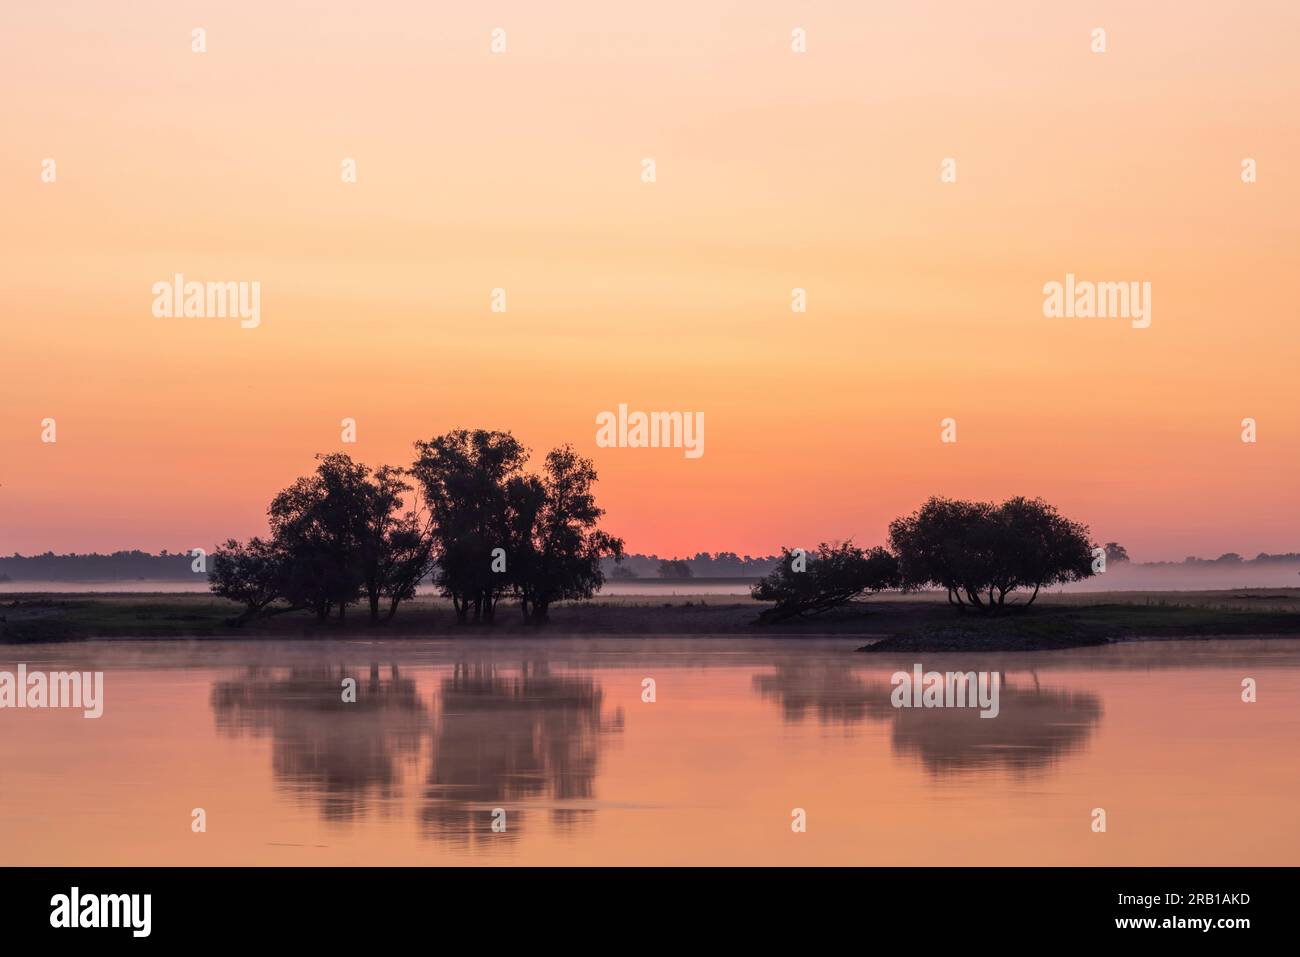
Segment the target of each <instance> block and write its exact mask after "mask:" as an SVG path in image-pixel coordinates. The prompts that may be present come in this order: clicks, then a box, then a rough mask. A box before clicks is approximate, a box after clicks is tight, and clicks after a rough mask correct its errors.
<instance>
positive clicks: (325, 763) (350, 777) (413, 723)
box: [211, 665, 428, 820]
mask: <svg viewBox="0 0 1300 957" xmlns="http://www.w3.org/2000/svg"><path fill="white" fill-rule="evenodd" d="M345 678H353V679H355V680H356V683H357V695H356V701H355V702H353V703H345V702H344V701H343V679H345ZM211 703H212V711H213V714H214V716H215V719H216V724H217V728H218V730H219V731H221V732H223V733H225V734H228V735H231V736H233V737H237V736H240V735H243V734H253V735H256V736H263V735H268V734H269V735H270V737H271V747H272V772H273V774H274V778H275V780H276V782H277V784H278V785H279V786H281V787H284V788H286V789H288V790H289V791H291V792H292V793H294V794H295V795H298V796H300V797H303V798H307V799H311V800H315V801H317V802H318V803H319V805H320V811H321V815H322V816H323V817H324V818H326V819H327V820H351V819H352V818H354V817H356V816H357V815H358V814H361V813H364V812H365V811H366V810H367V809H368V808H370V807H373V806H375V805H376V804H382V802H384V801H386V800H389V799H392V798H394V797H396V796H397V792H398V786H399V784H400V778H401V771H400V762H401V760H402V759H404V758H414V757H415V756H416V755H417V754H418V752H419V747H420V741H421V739H422V738H423V736H424V735H425V733H426V732H427V729H428V715H427V713H426V710H425V706H424V704H423V703H422V702H421V701H420V699H419V696H418V694H417V693H416V689H415V682H413V681H411V680H410V679H409V678H404V677H402V676H401V675H400V674H399V672H398V669H397V667H396V666H393V667H392V668H391V669H390V671H389V673H388V676H387V677H386V678H385V677H381V675H380V669H379V666H378V665H372V666H371V667H370V673H369V675H368V676H361V675H359V674H358V673H357V672H356V671H355V670H352V669H347V668H342V667H340V668H310V669H293V670H291V671H289V672H288V674H287V675H286V674H284V673H283V672H275V671H271V670H267V669H262V668H251V669H249V670H248V672H247V673H246V674H244V675H242V676H240V677H238V678H235V679H232V680H229V681H219V682H217V683H216V684H214V685H213V688H212V697H211Z"/></svg>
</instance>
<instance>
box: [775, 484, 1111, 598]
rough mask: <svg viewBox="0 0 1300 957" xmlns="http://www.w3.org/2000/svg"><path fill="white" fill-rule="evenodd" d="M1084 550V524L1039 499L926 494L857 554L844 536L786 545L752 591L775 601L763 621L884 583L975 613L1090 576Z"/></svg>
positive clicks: (1087, 545) (1088, 547) (1089, 548)
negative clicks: (929, 593) (941, 594)
mask: <svg viewBox="0 0 1300 957" xmlns="http://www.w3.org/2000/svg"><path fill="white" fill-rule="evenodd" d="M1112 544H1114V543H1112ZM1093 547H1094V546H1093V545H1092V544H1091V542H1090V541H1089V534H1088V529H1087V527H1086V526H1084V525H1080V524H1078V523H1077V522H1071V521H1070V520H1069V519H1066V518H1064V517H1063V516H1062V515H1060V514H1059V513H1058V512H1057V511H1056V509H1055V508H1054V507H1052V506H1051V505H1049V504H1047V503H1046V502H1044V501H1042V500H1041V499H1026V498H1012V499H1008V500H1007V501H1005V502H1003V503H1002V504H1000V505H994V504H993V503H991V502H964V501H957V500H953V499H945V498H931V499H930V500H929V501H927V502H926V503H925V504H924V505H922V506H921V507H920V508H919V509H918V510H917V511H916V512H914V513H912V514H911V515H908V516H906V517H905V518H899V519H895V520H894V521H893V522H891V523H890V526H889V548H888V549H885V548H873V549H871V550H869V551H864V550H863V549H861V548H858V547H857V546H855V545H854V544H853V543H852V542H846V543H843V544H840V545H835V546H828V545H825V544H823V545H821V546H820V547H819V548H818V549H817V550H816V552H815V553H812V554H805V553H803V552H802V551H800V550H797V549H787V550H785V552H784V555H783V558H782V561H781V563H780V565H779V566H778V567H777V568H776V569H775V570H774V571H773V572H772V573H771V574H770V575H768V576H767V577H766V578H764V579H763V580H762V581H760V582H759V583H758V584H756V585H755V586H754V588H753V589H752V594H753V596H754V598H756V599H758V600H760V601H771V602H774V603H775V604H774V606H773V607H772V608H770V609H767V610H766V611H764V612H763V613H762V614H761V615H760V620H765V621H772V620H780V619H783V618H789V617H794V616H797V615H810V614H818V613H820V612H823V611H826V610H828V609H830V608H834V607H836V606H837V605H842V604H844V603H846V602H848V601H851V600H853V599H854V598H858V597H860V596H863V595H866V594H869V593H871V592H877V591H881V590H883V589H887V588H902V589H905V590H911V589H920V588H943V589H945V590H946V591H947V594H948V602H949V603H950V604H952V605H956V606H961V607H972V608H980V609H985V610H999V609H1002V608H1004V607H1005V606H1006V605H1007V596H1008V595H1010V594H1012V593H1013V592H1015V591H1016V590H1017V589H1028V588H1032V589H1033V593H1032V594H1031V595H1030V596H1029V600H1028V601H1027V602H1025V603H1024V607H1028V605H1031V604H1033V602H1034V599H1035V598H1037V597H1038V592H1039V589H1041V588H1042V587H1044V586H1048V585H1055V584H1060V583H1063V582H1068V581H1077V580H1079V579H1082V578H1087V577H1088V576H1090V575H1092V573H1093ZM1012 603H1013V604H1014V603H1015V602H1014V601H1013V602H1012Z"/></svg>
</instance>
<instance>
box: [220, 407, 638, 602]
mask: <svg viewBox="0 0 1300 957" xmlns="http://www.w3.org/2000/svg"><path fill="white" fill-rule="evenodd" d="M415 450H416V459H415V462H414V463H413V464H412V465H411V466H410V468H406V469H402V468H395V467H392V466H383V467H381V468H379V469H376V470H373V471H372V470H371V469H370V468H368V467H367V466H365V465H362V464H360V463H357V462H353V461H352V459H351V458H350V457H349V456H347V455H345V454H342V453H334V454H331V455H323V456H318V457H317V458H318V461H319V465H318V466H317V468H316V471H315V472H314V473H313V474H312V475H308V476H305V477H303V478H300V479H298V481H296V482H295V483H294V484H293V485H291V486H289V487H288V488H287V489H285V490H284V491H282V492H280V493H279V494H278V495H276V496H275V498H274V499H273V500H272V501H271V505H270V507H269V509H268V518H269V524H270V535H269V537H267V538H265V539H263V538H253V539H250V540H249V541H248V542H243V543H241V542H238V541H234V540H231V541H228V542H226V543H225V544H224V545H223V546H221V547H220V548H219V549H218V550H217V551H216V552H215V553H214V555H213V561H212V571H211V576H210V577H211V582H210V587H211V589H212V591H213V592H214V593H215V594H217V595H220V596H222V597H224V598H229V599H232V600H234V601H238V602H240V603H242V604H244V605H245V607H246V611H245V614H244V617H251V616H254V615H259V614H269V613H275V612H280V611H290V610H298V609H310V610H311V611H314V612H315V613H316V614H317V616H318V617H320V618H322V619H325V618H328V617H330V616H331V615H332V614H334V613H335V611H337V615H338V617H340V618H342V617H344V615H345V613H346V610H347V608H348V606H350V605H352V604H354V603H356V602H358V601H362V600H364V601H366V602H367V604H368V605H369V609H370V618H371V620H372V621H378V620H380V619H381V617H383V618H388V617H391V616H392V615H393V614H395V613H396V611H397V608H398V605H399V604H400V603H401V602H402V601H405V600H406V599H408V598H411V597H413V596H414V594H415V590H416V587H417V586H418V585H419V583H420V582H421V581H422V580H423V579H424V578H425V577H426V576H428V575H429V574H430V573H432V574H433V576H434V580H435V581H436V583H437V585H438V587H439V590H440V591H441V593H442V594H443V595H445V596H447V597H449V598H450V599H451V600H452V604H453V606H454V608H455V611H456V617H457V619H458V620H459V621H461V622H466V621H471V620H472V621H475V622H480V621H482V622H490V621H492V620H493V619H494V617H495V614H496V608H497V604H498V603H499V602H500V601H501V599H502V598H505V597H507V596H509V597H513V598H516V599H518V600H519V602H520V606H521V609H522V611H523V616H524V620H525V621H529V622H542V621H545V620H546V618H547V615H548V611H549V608H550V606H551V605H552V603H554V602H556V601H561V600H565V599H574V598H590V597H591V596H592V595H593V594H594V593H595V591H596V590H597V589H599V588H600V586H601V585H602V584H603V583H604V574H603V572H602V570H601V560H602V559H603V558H605V557H606V556H613V557H615V558H617V557H619V556H621V555H622V553H623V543H622V541H621V540H620V539H617V538H614V537H612V536H610V535H608V534H606V533H605V532H603V531H601V530H600V529H599V528H598V527H597V523H598V521H599V519H600V517H601V516H602V515H603V514H604V512H603V510H602V509H600V508H598V507H597V505H596V501H595V496H594V494H593V491H592V489H593V486H594V485H595V482H596V472H595V469H594V468H593V466H592V463H591V461H590V460H588V459H585V458H583V457H581V456H580V455H578V454H577V453H576V452H575V451H574V450H573V449H572V448H571V447H569V446H565V447H563V448H559V449H555V450H553V451H552V452H550V454H548V455H547V456H546V460H545V463H544V466H543V469H542V472H541V474H540V475H537V474H530V473H528V472H527V471H525V466H526V464H527V462H528V458H529V453H528V450H527V449H526V448H525V447H524V446H523V445H521V444H520V443H519V441H518V440H517V439H515V438H514V436H512V435H511V434H510V433H508V432H492V431H486V430H482V429H477V430H465V429H462V430H457V431H454V432H449V433H447V434H446V435H441V436H438V437H437V438H434V439H430V440H429V441H422V442H417V443H416V444H415Z"/></svg>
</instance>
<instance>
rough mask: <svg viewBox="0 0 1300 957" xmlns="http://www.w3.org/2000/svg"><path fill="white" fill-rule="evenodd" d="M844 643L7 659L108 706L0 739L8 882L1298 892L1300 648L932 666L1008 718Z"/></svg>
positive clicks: (1135, 651)
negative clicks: (87, 875)
mask: <svg viewBox="0 0 1300 957" xmlns="http://www.w3.org/2000/svg"><path fill="white" fill-rule="evenodd" d="M857 644H859V642H858V641H854V640H849V641H842V640H816V639H797V640H749V639H706V638H697V639H689V640H686V639H679V638H672V639H670V638H663V639H635V640H633V639H616V638H611V639H545V640H539V639H533V640H510V641H506V640H502V641H485V640H474V639H470V640H464V639H462V640H457V641H445V640H444V641H385V642H377V641H364V640H358V641H354V642H344V641H336V642H329V643H306V642H216V641H207V642H195V641H159V642H87V643H80V644H74V645H49V646H32V647H29V648H21V649H19V648H13V647H4V648H0V669H4V670H9V671H13V670H14V669H15V667H16V664H17V663H18V662H20V661H21V662H24V663H26V664H27V665H28V668H29V669H43V670H44V669H48V670H64V669H71V668H76V669H88V670H100V671H103V672H105V685H106V688H105V710H104V715H103V717H102V718H100V719H98V720H86V719H84V718H82V717H81V713H80V712H79V711H78V712H64V711H33V710H4V711H0V864H5V865H8V864H78V865H81V864H96V865H97V864H932V863H942V864H989V863H992V864H1039V863H1041V864H1073V863H1079V864H1300V815H1298V814H1297V811H1300V708H1298V707H1297V705H1298V704H1300V642H1298V641H1291V640H1287V641H1253V640H1245V641H1224V642H1144V643H1132V644H1128V645H1121V646H1112V647H1108V648H1103V649H1083V650H1078V651H1072V652H1060V653H1050V654H1037V655H1020V656H1006V655H1000V656H993V655H990V656H951V655H949V656H943V657H941V656H929V657H926V656H923V657H922V658H921V660H920V663H921V664H922V665H923V666H924V667H925V668H926V669H927V670H930V669H934V670H940V671H942V670H959V669H960V670H970V669H974V670H990V671H999V672H1001V673H1002V674H1003V675H1004V679H1005V687H1004V689H1003V692H1002V696H1001V714H1000V715H999V716H998V717H997V718H995V719H980V718H979V717H978V714H977V712H975V711H956V710H902V711H898V710H895V709H894V708H893V707H892V706H891V705H890V701H889V692H890V685H889V676H890V675H891V674H892V672H893V671H895V670H898V669H900V668H901V669H909V670H910V668H911V666H912V664H913V663H914V660H912V659H908V660H905V661H904V660H886V659H883V658H881V657H877V656H872V655H863V654H855V653H854V652H853V648H854V647H855V646H856V645H857ZM347 677H352V678H355V679H356V681H357V687H358V701H357V703H356V704H344V703H343V702H342V701H341V692H340V689H341V683H342V679H344V678H347ZM647 677H650V678H653V679H654V680H655V683H656V697H657V700H656V701H655V702H654V703H652V704H650V703H644V702H643V701H642V681H643V679H644V678H647ZM1244 677H1252V678H1254V679H1256V681H1257V682H1258V687H1259V692H1258V694H1259V700H1258V702H1256V703H1254V704H1245V703H1243V702H1242V701H1241V682H1242V679H1243V678H1244ZM196 807H202V808H204V809H205V810H206V812H207V825H208V829H207V832H206V833H201V834H196V833H193V832H192V831H191V829H190V821H191V810H192V809H193V808H196ZM1096 807H1102V808H1105V809H1106V812H1107V816H1108V829H1107V832H1106V833H1104V834H1095V833H1093V832H1092V831H1091V829H1090V822H1091V811H1092V809H1093V808H1096ZM496 808H503V809H504V810H505V821H506V828H507V829H506V830H505V831H504V832H494V831H493V829H492V822H493V812H494V809H496ZM793 808H803V809H804V810H805V811H806V813H807V820H808V830H807V833H804V834H796V833H792V831H791V828H790V820H791V810H792V809H793Z"/></svg>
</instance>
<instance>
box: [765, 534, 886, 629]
mask: <svg viewBox="0 0 1300 957" xmlns="http://www.w3.org/2000/svg"><path fill="white" fill-rule="evenodd" d="M782 551H783V553H784V557H783V558H782V559H781V563H780V564H779V565H777V567H776V569H775V570H774V571H773V572H772V573H771V574H770V575H768V576H767V577H766V578H764V579H763V580H762V581H760V582H758V583H757V584H756V585H754V587H753V588H752V589H751V590H750V594H751V595H753V597H754V599H755V600H757V601H772V602H776V604H775V605H774V606H773V607H772V608H768V609H766V610H764V611H762V612H761V613H760V614H759V616H758V620H759V621H760V622H773V621H783V620H785V619H787V618H794V617H797V616H803V615H819V614H821V613H822V612H825V611H829V610H830V609H832V608H835V607H838V606H839V605H843V604H846V603H848V602H850V601H852V600H853V599H854V598H857V597H859V596H861V595H864V594H866V593H868V592H875V591H880V590H882V589H884V588H895V587H897V586H898V562H897V561H896V560H895V559H894V556H893V555H891V554H889V552H887V551H885V550H884V549H883V548H873V549H871V550H870V551H863V550H862V549H861V548H858V547H857V546H855V545H854V544H853V543H852V542H844V543H843V544H841V545H827V544H826V543H825V542H823V543H822V544H821V545H819V546H818V548H817V552H816V553H815V554H813V555H808V556H805V557H802V561H800V560H798V559H797V558H796V556H795V554H794V552H793V551H791V550H790V549H783V550H782Z"/></svg>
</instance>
